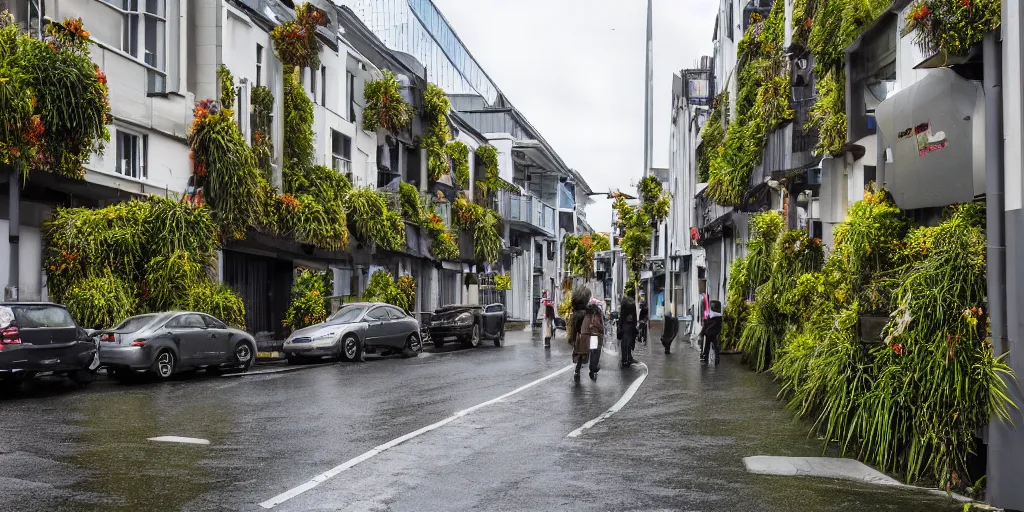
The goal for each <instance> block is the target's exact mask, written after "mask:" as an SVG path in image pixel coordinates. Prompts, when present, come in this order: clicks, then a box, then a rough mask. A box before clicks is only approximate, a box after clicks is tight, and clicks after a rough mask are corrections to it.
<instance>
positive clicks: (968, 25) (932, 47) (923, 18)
mask: <svg viewBox="0 0 1024 512" xmlns="http://www.w3.org/2000/svg"><path fill="white" fill-rule="evenodd" d="M1001 16H1002V2H1001V1H999V0H919V1H918V2H916V3H914V5H913V7H912V8H911V10H910V12H909V13H907V19H906V22H907V25H906V28H905V29H904V32H903V33H904V34H907V33H910V32H912V31H916V35H915V38H914V42H915V43H917V45H918V46H919V47H920V48H921V52H922V53H924V54H925V55H926V56H929V55H934V54H936V53H938V52H939V51H945V52H946V54H947V55H948V56H964V55H967V53H968V52H969V51H970V49H971V47H972V46H974V45H976V44H978V43H980V42H981V39H982V37H983V36H984V35H985V34H986V33H987V32H991V31H992V30H995V29H996V28H997V27H999V25H1000V22H1001Z"/></svg>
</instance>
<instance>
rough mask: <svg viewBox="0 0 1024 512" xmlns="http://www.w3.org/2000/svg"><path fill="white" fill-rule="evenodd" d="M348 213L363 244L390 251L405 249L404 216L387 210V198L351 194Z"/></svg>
mask: <svg viewBox="0 0 1024 512" xmlns="http://www.w3.org/2000/svg"><path fill="white" fill-rule="evenodd" d="M345 209H346V211H347V213H348V215H349V217H350V218H351V219H352V222H353V225H354V226H355V228H356V230H355V232H356V236H357V237H359V239H360V240H363V241H364V242H372V243H374V244H376V245H377V246H378V247H380V248H382V249H386V250H389V251H400V250H403V249H405V224H403V223H402V216H401V215H400V214H399V213H398V212H396V211H394V210H392V209H391V208H390V207H389V206H388V197H387V195H385V194H384V193H383V192H378V191H376V190H373V189H368V188H361V189H354V190H352V191H350V192H349V193H348V197H347V200H346V202H345Z"/></svg>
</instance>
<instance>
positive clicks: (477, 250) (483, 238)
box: [472, 210, 505, 263]
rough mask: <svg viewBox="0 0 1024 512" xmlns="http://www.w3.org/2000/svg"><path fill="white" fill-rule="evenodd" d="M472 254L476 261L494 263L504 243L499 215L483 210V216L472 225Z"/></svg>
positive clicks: (492, 211)
mask: <svg viewBox="0 0 1024 512" xmlns="http://www.w3.org/2000/svg"><path fill="white" fill-rule="evenodd" d="M472 232H473V244H474V246H473V251H474V252H473V255H474V257H475V258H476V259H477V261H486V262H490V263H496V262H497V261H498V259H499V258H500V257H501V249H502V247H503V246H504V245H505V242H504V240H503V239H502V237H501V216H500V215H498V212H496V211H494V210H485V212H484V215H483V218H482V219H481V220H480V221H479V222H478V223H476V225H475V226H474V227H473V231H472Z"/></svg>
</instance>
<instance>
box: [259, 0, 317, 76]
mask: <svg viewBox="0 0 1024 512" xmlns="http://www.w3.org/2000/svg"><path fill="white" fill-rule="evenodd" d="M328 21H329V19H328V17H327V13H326V12H324V11H323V10H321V9H319V8H317V7H314V6H313V5H312V4H309V3H304V4H300V5H299V6H297V7H296V8H295V20H292V21H286V22H284V23H281V24H280V25H278V26H276V27H274V29H273V30H271V31H270V38H271V39H272V40H273V41H274V52H275V53H276V54H277V58H279V59H281V63H282V64H284V65H285V66H286V67H296V68H312V69H318V68H319V67H320V51H321V50H322V49H323V43H321V42H320V40H319V39H317V37H316V29H317V27H326V26H327V23H328Z"/></svg>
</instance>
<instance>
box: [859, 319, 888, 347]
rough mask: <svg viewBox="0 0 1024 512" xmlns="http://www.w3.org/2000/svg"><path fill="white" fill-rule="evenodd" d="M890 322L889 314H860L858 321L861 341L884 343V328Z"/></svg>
mask: <svg viewBox="0 0 1024 512" xmlns="http://www.w3.org/2000/svg"><path fill="white" fill-rule="evenodd" d="M887 323H889V315H860V317H858V322H857V336H858V337H859V338H860V341H861V343H868V344H878V343H883V339H882V329H884V328H885V324H887Z"/></svg>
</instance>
